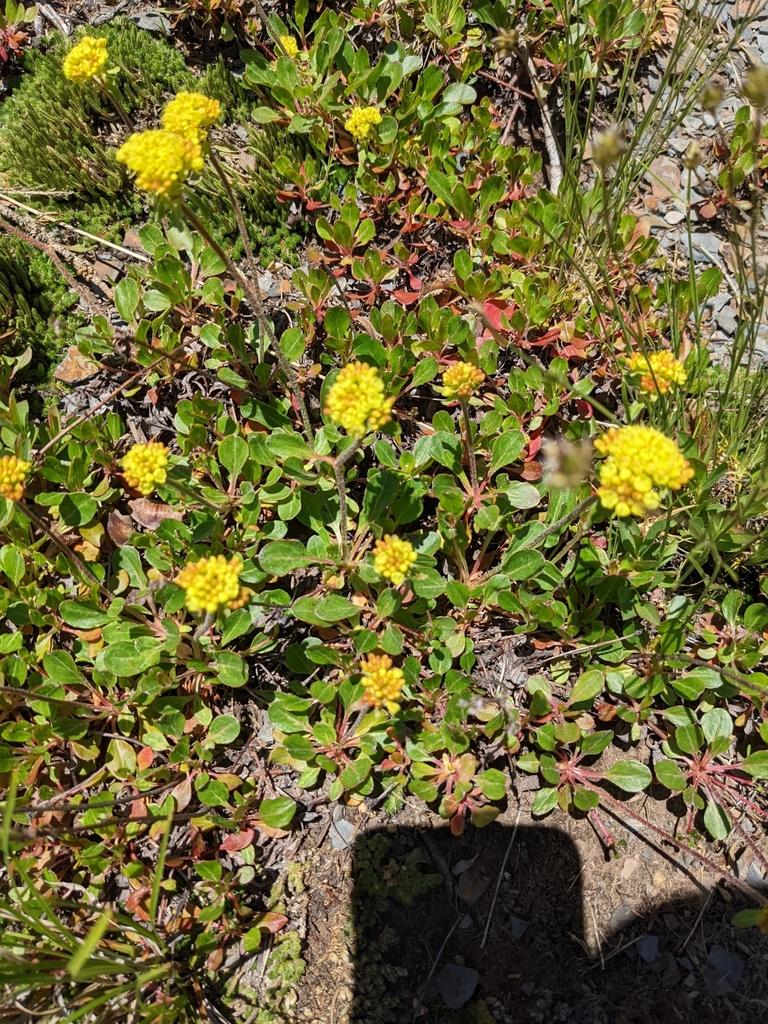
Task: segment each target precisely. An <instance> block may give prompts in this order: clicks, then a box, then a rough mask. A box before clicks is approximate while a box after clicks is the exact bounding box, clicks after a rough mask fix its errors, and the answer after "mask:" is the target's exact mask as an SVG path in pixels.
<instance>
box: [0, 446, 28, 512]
mask: <svg viewBox="0 0 768 1024" xmlns="http://www.w3.org/2000/svg"><path fill="white" fill-rule="evenodd" d="M30 469H32V463H31V462H25V461H24V459H20V458H18V457H17V456H16V455H3V456H2V457H0V497H3V498H7V499H8V500H9V501H19V500H20V499H21V498H23V497H24V481H25V480H26V478H27V473H28V472H29V471H30Z"/></svg>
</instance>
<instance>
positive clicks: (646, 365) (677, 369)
mask: <svg viewBox="0 0 768 1024" xmlns="http://www.w3.org/2000/svg"><path fill="white" fill-rule="evenodd" d="M624 365H625V367H626V370H627V373H628V374H629V375H630V376H631V377H633V378H638V377H639V381H638V385H637V386H638V388H639V389H640V391H644V392H646V394H647V395H648V397H649V398H650V399H651V401H652V402H655V401H656V399H657V398H658V396H659V395H660V394H661V395H665V394H666V393H667V391H669V389H670V388H671V387H672V385H673V384H680V385H682V384H685V382H686V380H687V379H688V375H687V374H686V372H685V367H684V366H683V364H682V362H681V361H680V360H679V359H675V357H674V356H673V355H672V353H671V352H670V351H668V350H667V349H662V350H661V351H660V352H649V353H647V354H645V353H643V352H634V353H633V354H632V355H631V356H629V358H628V359H626V360H625V362H624Z"/></svg>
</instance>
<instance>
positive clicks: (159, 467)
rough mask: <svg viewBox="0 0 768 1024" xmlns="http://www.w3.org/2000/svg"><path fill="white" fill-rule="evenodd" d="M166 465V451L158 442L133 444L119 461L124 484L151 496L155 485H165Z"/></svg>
mask: <svg viewBox="0 0 768 1024" xmlns="http://www.w3.org/2000/svg"><path fill="white" fill-rule="evenodd" d="M167 465H168V449H167V448H166V447H165V445H164V444H161V443H160V441H148V442H147V443H146V444H135V445H134V446H133V448H131V449H130V450H129V451H127V452H126V453H125V455H124V456H123V457H122V459H120V466H121V468H122V470H123V476H124V477H125V481H126V483H127V484H128V486H129V487H132V488H133V489H134V490H135V491H139V492H140V493H141V494H151V493H152V491H154V489H155V485H156V484H164V483H165V480H166V475H167V474H166V472H165V470H166V467H167Z"/></svg>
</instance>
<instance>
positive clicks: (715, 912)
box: [339, 824, 768, 1024]
mask: <svg viewBox="0 0 768 1024" xmlns="http://www.w3.org/2000/svg"><path fill="white" fill-rule="evenodd" d="M511 838H512V828H511V827H505V826H501V825H499V824H494V825H491V826H489V827H488V828H485V829H482V830H477V829H474V828H472V827H469V828H467V829H466V831H465V833H464V834H463V835H462V836H452V835H451V834H450V831H449V830H448V829H447V828H445V829H436V830H418V829H410V828H396V829H394V830H391V827H390V829H387V828H384V829H381V830H376V831H369V832H367V833H366V834H365V835H363V836H361V837H359V838H358V840H357V842H356V846H355V853H354V900H353V921H354V930H355V937H354V943H353V951H354V964H355V994H354V999H353V1002H352V1005H351V1006H350V1007H349V1008H348V1009H347V1012H346V1015H345V1016H344V1017H343V1020H344V1021H347V1022H349V1024H353V1022H354V1024H408V1022H412V1021H416V1022H419V1024H492V1022H494V1021H502V1022H514V1024H524V1022H529V1021H530V1022H536V1024H555V1022H565V1024H680V1022H682V1024H726V1022H728V1024H740V1022H744V1024H747V1022H748V1024H759V1022H763V1021H766V1022H768V979H767V975H768V939H766V937H765V936H762V935H761V934H760V933H759V932H758V931H757V929H751V930H749V931H742V930H738V929H735V928H734V927H733V926H732V925H731V918H732V917H733V914H734V912H735V911H736V910H737V909H740V908H741V906H747V905H749V904H748V903H746V902H745V903H742V902H741V899H740V896H739V894H736V895H735V896H734V892H733V891H732V890H728V891H726V890H724V889H722V888H720V887H715V888H710V889H705V888H703V887H701V886H700V885H699V887H698V891H697V892H696V895H694V896H693V898H690V899H682V900H680V901H672V902H664V901H662V900H660V901H659V904H658V905H655V901H654V900H653V898H652V896H653V893H651V894H650V896H651V898H650V899H646V900H645V901H644V903H645V905H644V906H642V907H638V906H632V905H630V903H628V902H621V901H619V903H618V906H617V907H616V908H615V910H614V911H613V912H612V914H611V916H610V921H608V922H607V923H606V922H603V923H602V925H600V924H598V922H597V919H596V918H594V917H593V915H592V912H591V910H586V909H585V907H584V900H583V890H584V888H585V886H589V884H590V880H589V879H586V878H584V874H583V871H584V869H583V866H582V863H581V859H580V857H579V854H578V851H577V849H576V846H575V845H574V842H573V841H572V839H571V838H570V837H569V836H568V835H567V834H566V833H565V832H563V831H562V830H560V829H559V828H556V827H552V826H551V825H549V824H542V825H537V826H526V827H522V826H521V827H520V828H519V829H518V830H517V834H516V836H515V837H514V841H512V842H510V840H511ZM497 886H498V891H497ZM688 891H689V892H690V891H691V887H690V886H689V888H688ZM694 891H695V890H694ZM494 899H495V904H494ZM619 900H620V898H619ZM635 902H637V901H635ZM492 904H494V905H493V912H492V913H491V907H492ZM489 916H490V924H489ZM597 928H599V929H600V931H599V935H600V941H599V942H598V941H597V938H596V934H597V933H596V929H597ZM341 1019H342V1018H339V1020H341Z"/></svg>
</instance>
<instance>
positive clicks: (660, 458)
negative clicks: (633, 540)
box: [595, 426, 693, 516]
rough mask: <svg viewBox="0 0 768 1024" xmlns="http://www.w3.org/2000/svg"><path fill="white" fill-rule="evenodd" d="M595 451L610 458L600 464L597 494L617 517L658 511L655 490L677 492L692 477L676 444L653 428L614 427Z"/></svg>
mask: <svg viewBox="0 0 768 1024" xmlns="http://www.w3.org/2000/svg"><path fill="white" fill-rule="evenodd" d="M595 448H596V449H597V450H598V451H599V452H600V454H601V455H607V456H608V458H607V459H605V461H604V462H602V463H601V465H600V469H599V476H600V487H598V489H597V493H598V496H599V498H600V501H601V502H602V503H603V506H604V508H607V509H610V510H612V511H613V513H614V514H615V515H617V516H642V515H644V514H645V513H646V512H648V511H652V510H653V509H655V508H658V507H659V504H660V503H661V498H660V496H659V493H658V491H657V490H655V488H657V487H659V488H666V489H667V490H670V491H677V490H679V489H680V488H681V487H684V486H685V484H687V483H688V481H689V480H690V479H691V477H692V476H693V469H692V468H691V466H690V463H689V462H688V461H687V459H684V458H683V455H682V453H681V451H680V449H679V448H678V447H677V445H676V444H675V442H674V441H672V440H671V439H670V438H668V437H665V436H664V434H662V433H661V432H660V431H658V430H654V428H653V427H641V426H630V427H618V428H617V427H614V428H613V429H611V430H608V431H606V432H605V433H604V434H603V435H602V436H601V437H598V438H597V439H596V440H595Z"/></svg>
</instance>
